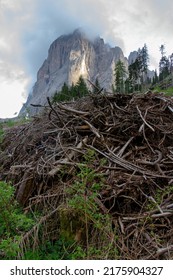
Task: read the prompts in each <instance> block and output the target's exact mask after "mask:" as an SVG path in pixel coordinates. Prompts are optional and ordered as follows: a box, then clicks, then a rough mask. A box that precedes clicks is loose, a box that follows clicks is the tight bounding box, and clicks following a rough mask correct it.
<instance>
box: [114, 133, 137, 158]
mask: <svg viewBox="0 0 173 280" xmlns="http://www.w3.org/2000/svg"><path fill="white" fill-rule="evenodd" d="M133 139H134V137H133V136H132V137H130V139H129V140H128V141H127V142H126V143H125V145H124V146H123V147H122V148H121V149H120V150H119V152H118V153H117V156H118V157H122V155H123V153H124V151H125V150H126V148H127V147H128V145H129V144H130V143H131V142H132V140H133Z"/></svg>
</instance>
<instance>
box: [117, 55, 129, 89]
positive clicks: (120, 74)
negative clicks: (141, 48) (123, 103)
mask: <svg viewBox="0 0 173 280" xmlns="http://www.w3.org/2000/svg"><path fill="white" fill-rule="evenodd" d="M126 75H127V73H126V69H125V66H124V63H123V62H122V61H121V60H118V62H117V64H116V66H115V87H116V91H117V92H120V93H124V92H125V77H126Z"/></svg>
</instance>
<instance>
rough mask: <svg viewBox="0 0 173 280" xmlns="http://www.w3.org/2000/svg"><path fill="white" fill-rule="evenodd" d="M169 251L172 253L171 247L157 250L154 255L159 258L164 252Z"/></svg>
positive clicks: (172, 247)
mask: <svg viewBox="0 0 173 280" xmlns="http://www.w3.org/2000/svg"><path fill="white" fill-rule="evenodd" d="M169 251H173V245H170V246H168V247H165V248H161V249H158V250H157V253H156V255H157V256H160V255H162V254H164V253H166V252H169Z"/></svg>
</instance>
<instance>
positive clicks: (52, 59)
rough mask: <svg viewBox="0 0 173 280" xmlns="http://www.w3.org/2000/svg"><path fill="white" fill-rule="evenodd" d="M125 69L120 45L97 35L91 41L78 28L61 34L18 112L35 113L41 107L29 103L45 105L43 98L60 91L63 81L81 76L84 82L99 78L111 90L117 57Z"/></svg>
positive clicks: (68, 82) (67, 81) (69, 80)
mask: <svg viewBox="0 0 173 280" xmlns="http://www.w3.org/2000/svg"><path fill="white" fill-rule="evenodd" d="M119 59H120V60H121V61H123V62H124V64H125V67H126V68H128V60H127V58H125V57H124V54H123V52H122V50H121V49H120V48H119V47H117V46H116V47H114V48H112V47H110V46H109V45H108V44H105V42H104V40H103V39H102V38H100V37H97V38H95V39H94V40H90V39H88V38H87V36H86V35H85V34H84V33H83V32H82V31H81V30H79V29H77V30H75V31H74V32H73V33H72V34H69V35H63V36H61V37H59V38H58V39H56V40H55V41H54V42H53V43H52V44H51V46H50V48H49V51H48V57H47V59H46V60H45V61H44V63H43V65H42V66H41V68H40V69H39V71H38V73H37V81H36V83H35V85H34V87H33V91H32V93H31V94H30V95H29V96H28V100H27V102H26V104H25V105H24V106H23V108H22V109H21V111H20V115H23V114H26V112H27V110H29V112H30V114H31V115H33V114H35V113H37V112H38V111H39V110H40V108H35V107H32V106H30V104H40V105H45V104H46V103H47V102H46V97H51V96H52V95H54V94H55V92H58V91H60V90H61V88H62V86H63V84H64V82H65V83H67V84H68V85H72V83H74V84H75V83H76V82H77V81H78V79H79V77H80V76H81V75H82V76H83V78H84V79H85V80H86V81H87V79H88V80H90V81H91V82H93V83H94V82H95V80H96V78H98V80H99V83H100V85H101V87H103V88H104V89H106V90H107V91H110V90H111V88H112V84H113V83H114V69H115V65H116V63H117V61H118V60H119ZM26 108H27V109H26Z"/></svg>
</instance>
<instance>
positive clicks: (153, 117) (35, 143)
mask: <svg viewBox="0 0 173 280" xmlns="http://www.w3.org/2000/svg"><path fill="white" fill-rule="evenodd" d="M88 150H93V151H94V152H95V158H94V160H93V161H92V162H91V163H90V167H91V168H92V169H94V170H95V171H96V172H98V173H99V174H103V175H104V176H105V177H106V183H105V186H104V187H103V188H102V189H101V190H100V192H99V193H98V196H97V198H96V199H95V203H96V204H97V206H98V207H100V212H101V213H102V214H109V217H110V218H111V221H112V230H114V231H116V234H117V236H118V238H117V241H116V247H117V249H118V252H119V258H120V259H160V258H163V259H172V258H173V187H172V186H173V100H172V99H171V98H170V97H165V96H164V95H156V94H154V93H151V92H148V93H147V94H144V95H120V94H116V95H111V94H107V95H91V96H87V97H84V98H81V99H79V100H78V101H75V102H71V103H58V104H54V105H52V104H51V103H50V100H49V99H48V105H47V106H46V108H45V109H44V112H43V113H42V114H41V115H39V116H37V117H35V118H34V119H33V120H32V121H31V122H30V123H28V124H26V125H23V126H18V127H15V128H13V129H10V130H9V131H7V132H6V135H5V138H4V141H3V143H2V145H1V155H0V180H7V181H11V182H12V183H13V185H14V186H15V187H16V198H17V200H18V201H19V202H20V203H21V204H22V205H23V206H24V207H25V209H29V208H30V207H32V206H33V205H36V204H37V205H38V204H39V205H42V206H41V207H45V205H48V204H49V205H50V204H51V206H52V208H51V211H50V213H47V215H48V216H49V218H50V216H51V215H55V213H56V209H58V207H59V205H60V204H61V202H62V200H63V199H64V196H65V188H68V187H70V185H71V184H73V183H74V182H75V180H76V177H75V176H76V174H77V169H78V165H79V164H81V162H82V160H83V156H84V155H85V154H86V153H87V151H88ZM101 162H102V164H101ZM65 168H66V169H65ZM67 169H68V172H66V171H63V170H67ZM62 171H63V172H62ZM62 173H63V174H62ZM88 193H89V192H88ZM86 195H87V194H86ZM46 203H47V204H46ZM47 209H49V210H50V207H47ZM44 219H45V218H44V217H43V220H44ZM44 221H45V220H44Z"/></svg>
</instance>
